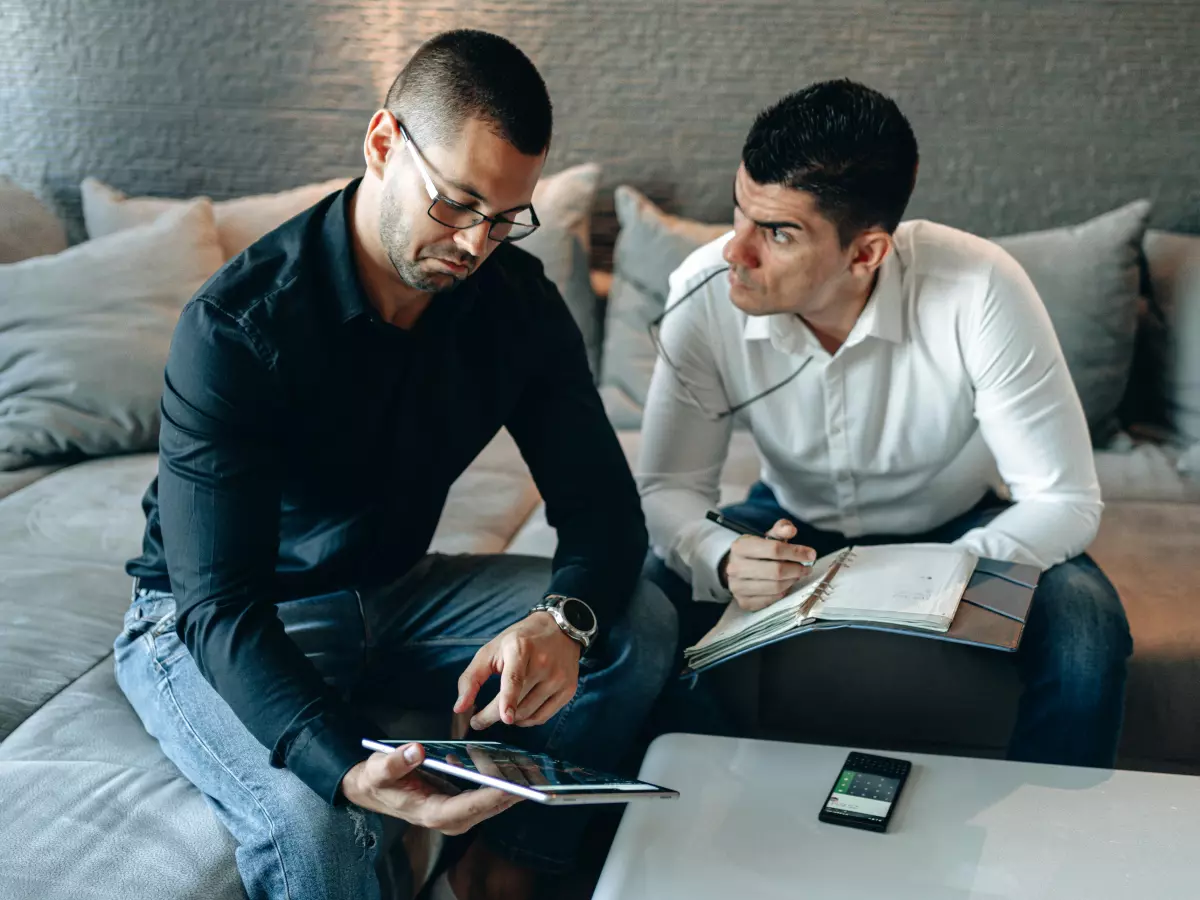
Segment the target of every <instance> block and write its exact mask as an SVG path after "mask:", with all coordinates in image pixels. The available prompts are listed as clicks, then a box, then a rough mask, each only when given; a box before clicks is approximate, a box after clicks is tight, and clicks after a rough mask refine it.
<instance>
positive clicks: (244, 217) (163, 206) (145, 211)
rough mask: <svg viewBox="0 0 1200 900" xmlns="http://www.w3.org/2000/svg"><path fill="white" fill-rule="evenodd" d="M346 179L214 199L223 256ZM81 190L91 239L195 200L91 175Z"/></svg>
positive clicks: (143, 222)
mask: <svg viewBox="0 0 1200 900" xmlns="http://www.w3.org/2000/svg"><path fill="white" fill-rule="evenodd" d="M349 180H350V177H349V176H344V177H341V178H331V179H329V180H328V181H321V182H317V183H316V184H306V185H302V186H301V187H297V188H292V189H291V190H287V191H280V192H278V193H275V194H255V195H252V196H249V197H238V198H236V199H233V200H222V201H221V202H220V203H215V204H213V212H214V214H215V217H216V222H217V233H218V234H219V236H220V242H221V258H222V260H228V259H231V258H232V257H234V256H237V255H238V254H239V253H241V252H242V251H243V250H245V249H246V248H247V247H249V246H250V245H251V244H253V243H254V242H255V241H257V240H258V239H259V238H260V237H262V236H263V235H264V234H266V233H267V232H268V231H274V230H275V229H276V228H278V227H279V226H280V225H282V224H283V223H284V222H286V221H287V220H288V219H290V218H292V217H293V216H297V215H299V214H300V213H302V212H304V210H306V209H308V208H309V207H310V206H312V205H313V204H315V203H317V202H318V201H319V200H321V198H322V197H325V196H326V195H327V194H332V193H333V192H334V191H340V190H341V189H342V188H343V187H345V186H346V183H347V182H348V181H349ZM79 193H80V196H81V199H82V200H83V222H84V225H85V226H86V227H87V233H88V237H90V238H92V239H95V238H101V237H107V236H108V235H110V234H115V233H116V232H118V231H124V230H125V229H127V228H136V227H138V226H141V225H149V224H150V223H151V222H154V221H156V220H157V219H158V218H159V217H160V216H162V215H163V214H165V213H167V212H170V211H172V210H175V209H178V208H179V207H180V206H182V205H184V204H187V203H191V202H194V201H193V200H170V199H167V198H165V197H129V196H127V195H125V194H124V193H122V192H121V191H119V190H117V189H116V188H113V187H109V186H108V185H107V184H104V183H103V182H102V181H97V180H96V179H95V178H85V179H84V180H83V183H82V184H81V185H80V186H79Z"/></svg>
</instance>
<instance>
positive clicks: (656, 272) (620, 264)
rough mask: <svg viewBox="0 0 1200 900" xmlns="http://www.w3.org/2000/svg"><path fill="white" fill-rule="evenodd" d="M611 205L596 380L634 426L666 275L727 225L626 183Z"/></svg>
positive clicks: (623, 421) (620, 421)
mask: <svg viewBox="0 0 1200 900" xmlns="http://www.w3.org/2000/svg"><path fill="white" fill-rule="evenodd" d="M616 208H617V219H618V221H619V222H620V225H621V231H620V234H619V235H618V236H617V244H616V247H615V248H614V250H613V280H612V288H611V290H610V292H609V295H608V313H607V316H606V319H605V325H604V350H603V355H602V361H601V364H600V380H601V384H603V385H605V386H607V387H608V388H610V389H611V392H610V393H611V396H607V397H605V401H606V406H607V407H608V409H609V416H610V418H611V419H612V420H613V423H614V425H615V426H616V427H618V428H637V427H638V426H639V424H640V422H641V408H642V406H644V405H645V403H646V392H647V391H648V390H649V389H650V376H651V375H653V374H654V361H655V358H656V355H655V352H654V345H653V343H652V342H651V341H650V335H649V334H648V332H647V330H646V329H647V328H648V326H649V325H650V322H651V321H653V320H654V318H655V317H657V316H658V315H659V313H661V312H662V311H663V308H664V307H665V304H666V300H667V290H668V288H667V277H668V276H669V275H670V274H671V273H672V272H673V271H675V269H676V268H678V266H679V265H680V263H682V262H683V261H684V260H685V259H686V258H687V256H688V255H689V254H690V253H691V252H692V251H693V250H696V249H697V248H699V247H701V246H703V245H704V244H706V243H708V242H709V241H711V240H714V239H715V238H717V237H720V236H721V235H722V234H724V233H725V232H726V231H728V230H729V226H727V225H705V224H702V223H700V222H694V221H692V220H690V219H684V218H680V217H679V216H672V215H669V214H668V213H665V212H663V211H662V210H660V209H659V208H658V207H657V206H655V205H654V204H653V203H652V202H650V200H648V199H647V198H646V197H644V196H643V195H642V194H640V193H638V192H637V191H635V190H634V189H633V188H631V187H627V186H625V185H622V186H621V187H618V188H617V191H616ZM630 404H632V405H630Z"/></svg>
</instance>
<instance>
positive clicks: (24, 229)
mask: <svg viewBox="0 0 1200 900" xmlns="http://www.w3.org/2000/svg"><path fill="white" fill-rule="evenodd" d="M66 249H67V232H66V229H65V228H64V227H63V223H62V222H60V221H59V220H58V217H57V216H55V215H54V213H52V212H50V210H48V209H46V207H45V206H43V205H42V204H41V202H40V201H39V200H38V198H37V197H35V196H33V194H31V193H29V192H28V191H26V190H23V189H22V188H20V187H18V186H17V185H15V184H14V183H13V182H11V181H9V180H8V179H7V178H0V264H2V263H15V262H20V261H21V260H23V259H30V258H32V257H34V256H46V255H47V254H50V253H58V252H60V251H62V250H66Z"/></svg>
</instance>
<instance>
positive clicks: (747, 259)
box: [721, 229, 759, 269]
mask: <svg viewBox="0 0 1200 900" xmlns="http://www.w3.org/2000/svg"><path fill="white" fill-rule="evenodd" d="M753 234H754V232H753V230H752V229H751V230H749V231H740V230H735V231H734V233H733V237H731V238H730V239H729V242H728V243H727V244H726V245H725V249H724V250H723V251H722V252H721V255H722V256H723V257H724V258H725V262H727V263H729V265H731V266H737V267H739V268H742V269H757V268H758V264H759V259H758V254H757V253H756V252H755V251H754V247H753V246H752V244H751V240H750V238H751V235H753Z"/></svg>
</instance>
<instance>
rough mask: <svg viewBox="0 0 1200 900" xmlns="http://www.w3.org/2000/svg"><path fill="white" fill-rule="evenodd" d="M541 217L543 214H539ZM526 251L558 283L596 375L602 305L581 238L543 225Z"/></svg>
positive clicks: (525, 245)
mask: <svg viewBox="0 0 1200 900" xmlns="http://www.w3.org/2000/svg"><path fill="white" fill-rule="evenodd" d="M539 217H540V214H539ZM517 246H518V247H520V248H521V249H522V250H525V251H526V252H528V253H532V254H533V255H534V256H536V257H537V258H538V259H539V260H541V263H542V267H543V268H544V269H545V270H546V277H547V278H549V279H550V280H551V281H552V282H554V286H555V287H557V288H558V292H559V293H560V294H562V298H563V300H564V301H565V302H566V304H567V309H569V310H570V311H571V317H572V318H573V319H575V324H576V325H578V326H579V331H580V333H581V334H582V335H583V344H584V346H585V347H586V348H587V355H588V366H590V367H591V370H592V376H593V377H595V375H596V373H598V372H599V371H600V329H601V326H602V325H603V323H602V322H601V321H600V314H599V307H600V304H599V302H598V301H597V299H596V294H595V292H594V291H593V290H592V282H591V277H590V273H589V271H588V259H587V253H586V252H585V251H584V249H583V245H582V244H581V243H580V241H579V238H578V236H577V235H576V234H575V233H572V232H571V231H568V230H567V229H565V228H561V227H559V226H558V225H551V224H543V225H542V226H541V227H540V228H539V229H538V230H537V231H535V232H534V233H533V234H531V235H530V236H529V237H527V238H526V239H525V240H523V241H521V242H520V243H519V244H518V245H517Z"/></svg>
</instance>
